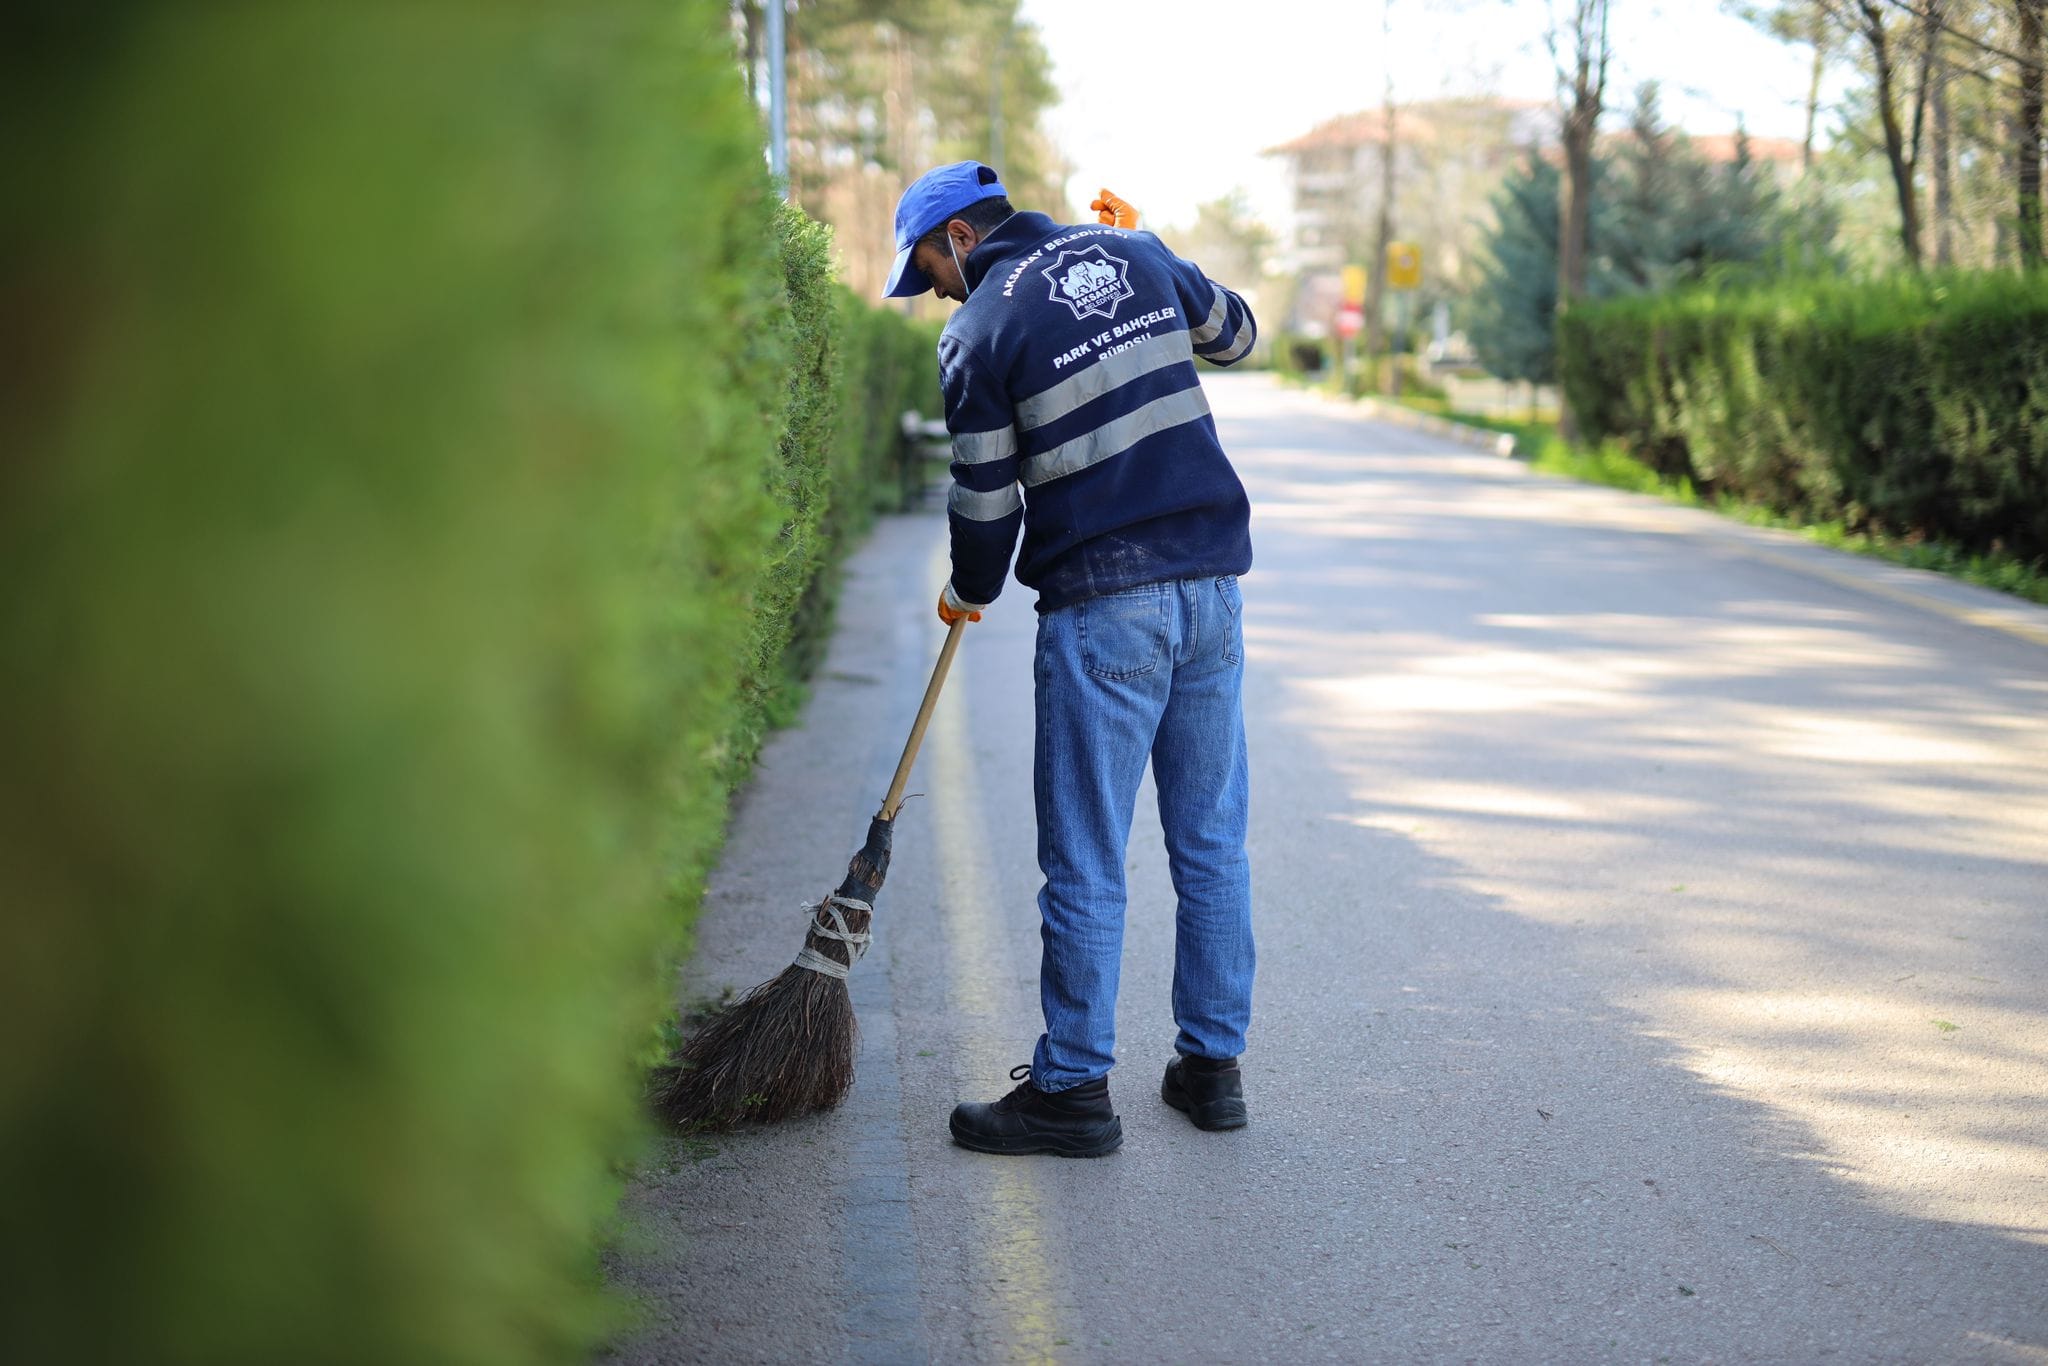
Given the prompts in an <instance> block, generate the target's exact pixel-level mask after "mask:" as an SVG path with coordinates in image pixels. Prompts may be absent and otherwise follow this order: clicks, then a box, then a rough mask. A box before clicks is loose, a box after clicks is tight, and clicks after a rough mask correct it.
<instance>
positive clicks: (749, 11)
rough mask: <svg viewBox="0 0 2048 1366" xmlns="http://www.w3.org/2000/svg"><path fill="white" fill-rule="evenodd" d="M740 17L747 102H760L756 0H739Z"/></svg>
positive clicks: (758, 15) (759, 48) (759, 37)
mask: <svg viewBox="0 0 2048 1366" xmlns="http://www.w3.org/2000/svg"><path fill="white" fill-rule="evenodd" d="M740 18H741V19H742V20H743V21H744V22H745V24H746V29H747V103H748V104H751V105H755V106H757V107H758V106H759V105H760V103H761V75H760V69H761V23H762V20H761V6H760V4H759V3H757V0H740Z"/></svg>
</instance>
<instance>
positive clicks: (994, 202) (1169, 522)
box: [884, 161, 1255, 1157]
mask: <svg viewBox="0 0 2048 1366" xmlns="http://www.w3.org/2000/svg"><path fill="white" fill-rule="evenodd" d="M1093 207H1095V208H1098V209H1101V210H1102V211H1103V213H1102V218H1103V221H1102V222H1101V223H1089V224H1080V225H1061V224H1059V223H1057V222H1055V221H1054V220H1053V219H1051V218H1049V217H1047V216H1046V215H1044V214H1041V213H1020V212H1017V211H1015V210H1014V209H1012V207H1011V205H1010V201H1009V198H1008V195H1007V192H1006V191H1005V190H1004V188H1003V186H1002V185H1001V184H1000V183H999V181H998V179H997V176H996V173H995V172H994V171H993V170H991V169H990V168H989V167H987V166H983V165H981V164H979V163H977V162H972V161H963V162H956V163H954V164H952V165H948V166H941V167H938V168H937V169H935V170H933V171H930V172H927V173H926V174H925V175H924V176H922V177H920V178H919V179H918V181H917V182H916V183H915V184H913V185H912V186H911V187H910V188H909V189H908V190H906V191H904V194H903V198H902V200H901V201H900V202H899V203H898V204H897V207H896V237H895V241H896V260H895V265H894V267H893V268H892V269H891V271H890V274H889V283H888V286H887V288H886V290H885V291H884V292H885V294H886V295H887V296H888V297H891V298H902V297H908V296H911V295H916V294H922V293H923V292H924V291H926V290H927V289H931V290H935V291H936V292H937V293H938V294H939V295H940V297H942V298H947V299H953V300H956V301H958V302H959V303H960V305H961V307H960V308H959V309H958V310H957V311H956V312H955V313H954V314H953V316H952V318H951V319H950V320H949V321H948V322H947V324H946V329H945V333H944V335H943V336H942V337H941V339H940V341H939V372H940V380H941V384H942V386H943V388H944V390H945V401H946V426H947V428H948V430H949V431H950V432H951V433H952V438H953V480H954V486H953V492H952V496H951V498H950V500H949V502H948V505H947V516H948V520H949V522H950V524H951V532H952V552H953V573H952V580H951V582H950V583H948V584H947V585H946V587H945V589H944V590H943V592H942V593H941V594H940V597H939V619H940V620H941V621H943V622H945V623H946V624H947V625H948V626H950V625H951V624H952V623H953V622H954V621H955V620H957V619H958V618H959V617H960V616H962V615H965V616H966V617H967V619H968V620H970V621H979V620H980V619H981V612H982V611H983V609H985V608H987V607H988V606H989V605H990V604H991V603H993V602H994V601H995V600H996V599H997V597H998V596H1000V595H1001V593H1002V590H1003V581H1004V579H1005V577H1006V576H1007V574H1008V572H1009V569H1010V561H1011V556H1012V553H1013V552H1015V553H1016V573H1017V581H1018V582H1019V583H1022V584H1023V585H1024V586H1025V587H1027V588H1031V589H1035V590H1036V591H1037V593H1038V611H1039V618H1038V647H1037V658H1036V664H1035V670H1036V672H1035V678H1036V682H1037V687H1036V697H1037V712H1038V716H1037V741H1036V752H1035V756H1034V760H1033V770H1032V772H1033V785H1034V788H1035V795H1036V805H1037V815H1038V863H1039V868H1040V870H1041V871H1042V872H1043V873H1044V875H1045V885H1044V887H1043V889H1042V890H1041V891H1040V892H1039V895H1038V906H1039V912H1040V915H1041V917H1042V919H1043V926H1042V930H1041V935H1042V939H1043V942H1044V952H1043V957H1042V959H1041V962H1040V967H1039V996H1040V1000H1041V1003H1042V1004H1043V1006H1044V1011H1045V1032H1044V1033H1043V1034H1042V1035H1040V1036H1039V1040H1038V1045H1037V1047H1036V1048H1035V1049H1034V1050H1033V1053H1032V1058H1031V1062H1030V1063H1029V1064H1028V1065H1026V1066H1023V1067H1019V1068H1017V1069H1016V1070H1014V1071H1013V1072H1012V1073H1011V1074H1010V1075H1011V1079H1012V1080H1014V1081H1017V1082H1019V1083H1020V1084H1019V1085H1018V1086H1017V1087H1016V1088H1015V1089H1014V1090H1012V1091H1011V1092H1010V1093H1009V1094H1008V1095H1006V1096H1004V1097H1003V1098H1002V1099H1000V1100H997V1101H994V1102H992V1103H970V1104H962V1105H960V1106H958V1107H957V1108H955V1109H954V1111H953V1118H952V1130H953V1138H954V1140H955V1141H956V1142H958V1143H959V1144H961V1145H962V1146H963V1147H967V1148H972V1149H975V1150H977V1151H980V1152H990V1153H1057V1154H1060V1155H1061V1156H1066V1157H1099V1156H1102V1155H1104V1154H1106V1153H1111V1152H1114V1151H1115V1150H1116V1149H1117V1147H1118V1146H1119V1145H1120V1144H1121V1143H1122V1142H1123V1126H1122V1124H1121V1123H1120V1122H1119V1121H1118V1119H1117V1117H1116V1112H1115V1110H1114V1108H1113V1107H1112V1106H1111V1104H1110V1098H1109V1072H1110V1069H1111V1067H1112V1066H1113V1065H1114V1064H1115V1061H1116V994H1117V981H1118V969H1119V966H1120V961H1121V957H1122V951H1123V931H1124V852H1125V846H1126V844H1127V842H1128V840H1129V838H1130V829H1131V815H1132V810H1133V808H1134V806H1135V804H1136V801H1137V793H1138V787H1139V783H1140V781H1141V779H1142V778H1143V776H1144V772H1145V765H1146V764H1147V762H1150V763H1151V765H1152V770H1153V777H1154V780H1155V784H1156V786H1157V788H1158V791H1159V819H1160V824H1161V825H1162V826H1163V827H1164V829H1165V833H1166V850H1167V857H1168V863H1169V867H1170V870H1171V873H1172V877H1173V887H1174V891H1175V893H1176V895H1177V896H1178V899H1179V905H1178V910H1177V913H1176V919H1175V939H1174V943H1175V947H1174V973H1173V1013H1174V1020H1175V1023H1176V1024H1177V1025H1178V1026H1179V1032H1178V1034H1177V1036H1176V1038H1175V1039H1174V1050H1175V1057H1174V1058H1173V1060H1172V1061H1171V1062H1169V1063H1168V1064H1167V1067H1166V1077H1165V1081H1164V1083H1163V1084H1162V1087H1161V1095H1162V1097H1163V1099H1164V1100H1165V1101H1166V1103H1167V1104H1169V1105H1171V1106H1173V1107H1174V1108H1176V1109H1178V1110H1181V1111H1183V1112H1184V1113H1186V1114H1187V1116H1188V1118H1189V1119H1190V1120H1192V1121H1193V1122H1194V1124H1195V1125H1196V1126H1197V1127H1198V1128H1202V1129H1234V1128H1237V1127H1240V1126H1241V1125H1243V1124H1244V1123H1245V1104H1244V1092H1243V1084H1242V1079H1241V1076H1240V1073H1239V1070H1238V1055H1239V1054H1240V1053H1241V1052H1242V1051H1243V1049H1244V1041H1245V1029H1246V1027H1247V1025H1248V1024H1249V1022H1250V1018H1251V990H1252V966H1253V949H1252V929H1251V873H1250V865H1249V863H1248V861H1247V859H1246V857H1245V823H1246V805H1247V800H1248V792H1249V783H1248V772H1247V763H1246V756H1245V737H1244V716H1243V709H1242V706H1241V702H1240V694H1241V685H1242V681H1243V674H1244V632H1243V627H1242V623H1241V620H1240V615H1241V611H1242V603H1241V600H1240V598H1239V595H1238V584H1237V576H1238V575H1240V574H1242V573H1244V572H1245V571H1247V570H1248V569H1250V568H1251V562H1252V549H1251V537H1250V533H1249V521H1250V511H1251V510H1250V506H1249V504H1248V502H1247V501H1246V498H1245V492H1244V486H1243V484H1242V483H1240V482H1239V480H1238V477H1237V474H1236V472H1235V471H1234V470H1233V469H1232V468H1231V466H1230V461H1229V459H1228V458H1227V457H1226V456H1225V455H1224V453H1223V447H1222V445H1221V444H1220V443H1219V442H1218V440H1217V437H1216V424H1215V422H1214V420H1213V419H1212V418H1211V417H1210V415H1209V405H1208V402H1207V400H1206V399H1205V397H1204V396H1203V393H1202V387H1201V379H1200V376H1199V375H1198V374H1197V372H1196V369H1195V361H1196V359H1197V358H1199V359H1201V360H1203V361H1205V362H1207V363H1209V364H1212V365H1229V364H1232V363H1233V362H1235V361H1238V360H1240V359H1242V358H1243V357H1244V356H1245V354H1246V353H1247V352H1249V351H1250V350H1251V346H1252V341H1253V338H1254V336H1255V324H1254V322H1253V319H1252V315H1251V311H1250V310H1249V309H1247V308H1246V307H1245V304H1244V301H1243V300H1242V299H1240V298H1239V297H1238V296H1237V295H1236V294H1234V293H1232V292H1231V291H1230V290H1228V289H1226V288H1224V287H1223V286H1221V285H1219V284H1216V283H1215V282H1213V281H1211V280H1209V279H1208V278H1207V277H1205V276H1204V275H1203V274H1202V272H1201V271H1200V269H1198V268H1197V267H1196V266H1194V265H1193V264H1191V263H1190V262H1187V261H1184V260H1182V259H1180V258H1179V257H1177V256H1175V255H1174V254H1173V253H1172V252H1171V251H1170V250H1168V249H1167V247H1166V246H1165V244H1164V243H1162V242H1161V241H1160V240H1159V239H1158V238H1157V237H1156V236H1154V235H1153V234H1151V233H1148V232H1139V231H1135V226H1136V222H1137V215H1136V214H1135V212H1133V211H1131V210H1130V208H1129V206H1128V205H1126V204H1124V203H1123V202H1122V201H1121V200H1118V199H1116V198H1115V196H1113V195H1110V194H1109V192H1108V191H1104V192H1103V198H1102V199H1101V200H1098V201H1097V202H1096V204H1095V205H1094V206H1093ZM1020 533H1021V536H1022V549H1021V551H1019V550H1018V541H1019V536H1020Z"/></svg>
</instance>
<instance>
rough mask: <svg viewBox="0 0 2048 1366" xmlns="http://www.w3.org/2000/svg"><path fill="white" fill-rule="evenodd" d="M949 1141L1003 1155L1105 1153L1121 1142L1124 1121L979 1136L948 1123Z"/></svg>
mask: <svg viewBox="0 0 2048 1366" xmlns="http://www.w3.org/2000/svg"><path fill="white" fill-rule="evenodd" d="M948 1127H949V1128H951V1129H952V1130H953V1141H954V1142H955V1143H957V1144H959V1145H960V1146H961V1147H963V1148H965V1149H967V1150H968V1151H969V1152H975V1153H996V1154H999V1155H1001V1156H1003V1157H1029V1156H1032V1155H1034V1154H1038V1153H1050V1154H1052V1155H1053V1156H1054V1157H1108V1156H1109V1155H1110V1154H1111V1153H1113V1152H1115V1151H1116V1150H1117V1149H1118V1148H1121V1147H1122V1146H1123V1144H1124V1122H1123V1121H1122V1120H1121V1119H1112V1120H1111V1121H1110V1122H1109V1128H1108V1129H1107V1130H1105V1131H1104V1132H1102V1133H1100V1134H1020V1135H1018V1136H1017V1137H1016V1138H995V1139H991V1138H983V1137H982V1136H981V1135H979V1134H969V1133H962V1132H961V1131H960V1128H959V1126H958V1125H949V1126H948Z"/></svg>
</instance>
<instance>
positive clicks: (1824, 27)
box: [1799, 0, 1828, 177]
mask: <svg viewBox="0 0 2048 1366" xmlns="http://www.w3.org/2000/svg"><path fill="white" fill-rule="evenodd" d="M1809 37H1810V39H1811V41H1812V43H1813V74H1812V75H1811V76H1809V77H1808V78H1807V82H1806V140H1805V141H1804V142H1802V143H1800V144H1799V174H1800V175H1801V176H1802V177H1805V176H1809V175H1812V174H1813V134H1814V129H1815V128H1816V126H1818V124H1819V123H1820V82H1821V77H1822V76H1824V75H1826V74H1827V68H1828V11H1827V6H1826V5H1824V4H1822V3H1821V0H1813V28H1812V30H1811V33H1810V34H1809Z"/></svg>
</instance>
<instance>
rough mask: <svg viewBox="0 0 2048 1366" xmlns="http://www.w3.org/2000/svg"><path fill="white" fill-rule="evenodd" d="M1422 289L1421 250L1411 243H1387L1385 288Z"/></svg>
mask: <svg viewBox="0 0 2048 1366" xmlns="http://www.w3.org/2000/svg"><path fill="white" fill-rule="evenodd" d="M1421 287H1422V248H1421V247H1418V246H1416V245H1415V244H1414V243H1413V242H1389V243H1387V288H1388V289H1420V288H1421Z"/></svg>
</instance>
